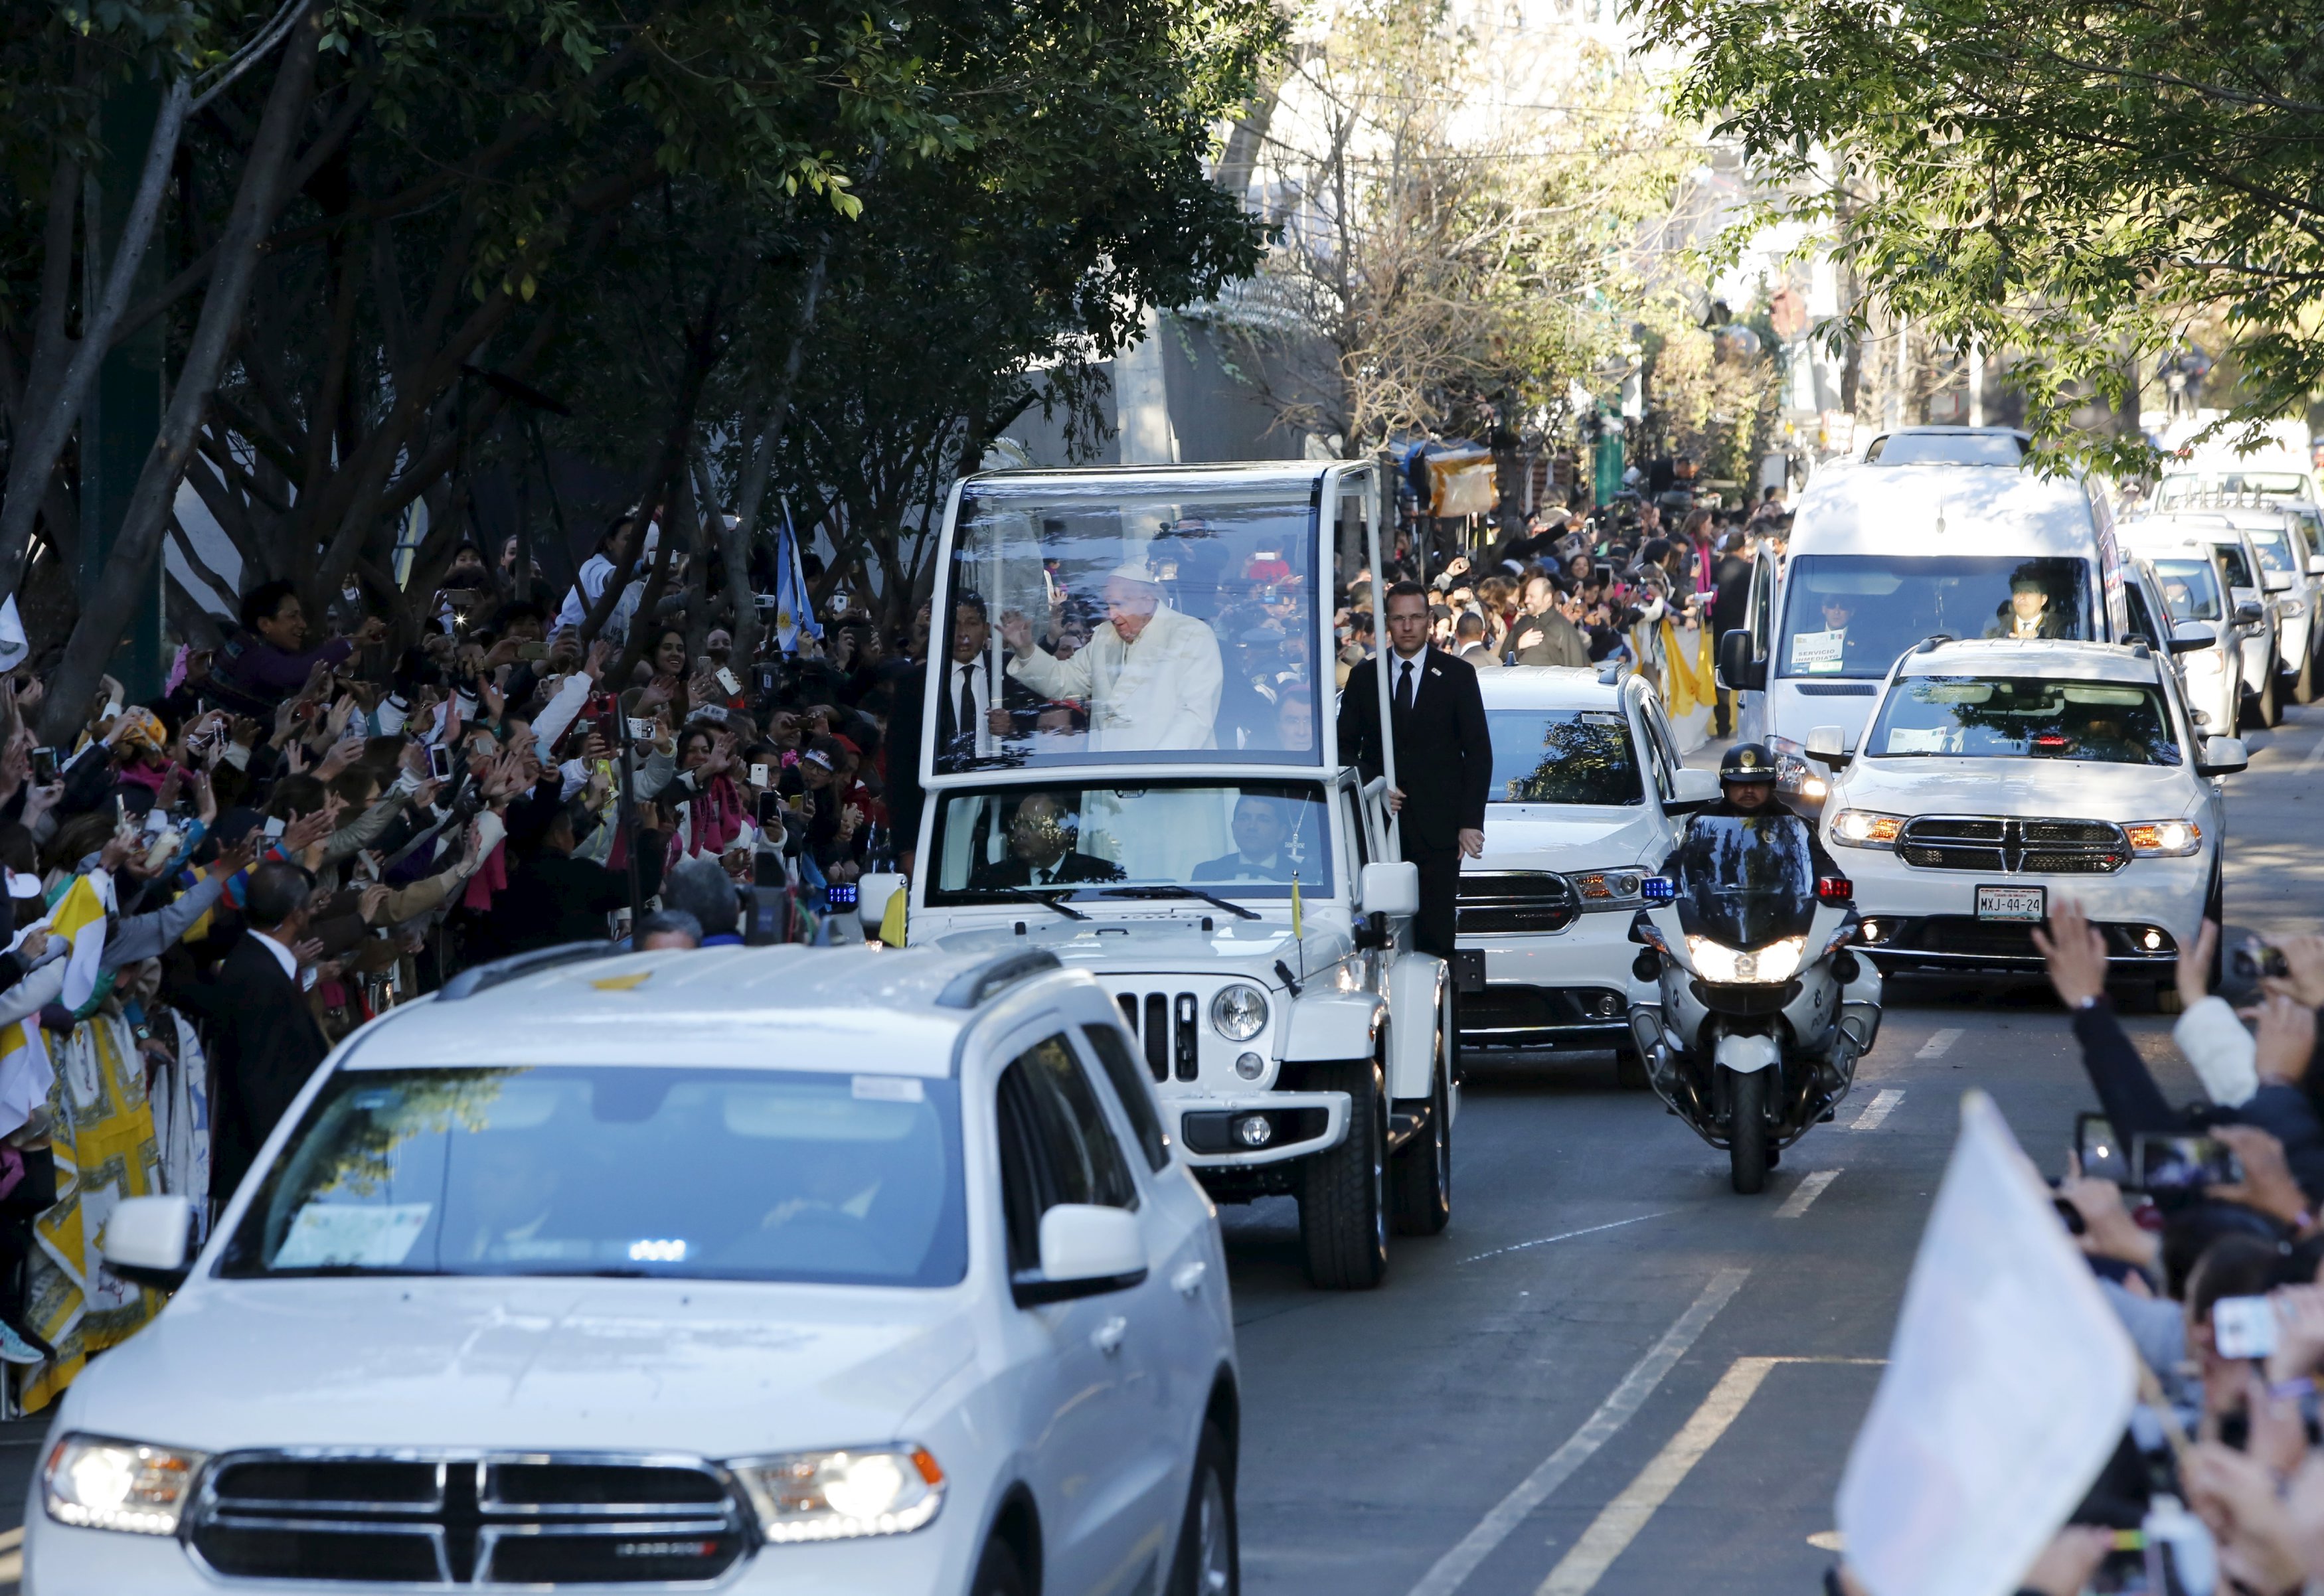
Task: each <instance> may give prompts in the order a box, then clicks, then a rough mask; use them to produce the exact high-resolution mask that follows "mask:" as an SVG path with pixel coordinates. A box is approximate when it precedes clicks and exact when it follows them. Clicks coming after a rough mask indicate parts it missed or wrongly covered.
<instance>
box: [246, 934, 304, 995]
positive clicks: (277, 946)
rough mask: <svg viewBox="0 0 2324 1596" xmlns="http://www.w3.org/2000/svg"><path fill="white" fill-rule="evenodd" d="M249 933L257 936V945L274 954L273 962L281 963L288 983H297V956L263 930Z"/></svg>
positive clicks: (294, 984)
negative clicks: (288, 980)
mask: <svg viewBox="0 0 2324 1596" xmlns="http://www.w3.org/2000/svg"><path fill="white" fill-rule="evenodd" d="M251 935H252V936H255V937H257V938H258V945H259V946H261V947H263V948H264V949H265V950H266V951H267V952H268V953H271V954H272V955H274V962H275V963H276V964H280V965H281V966H282V973H283V974H284V975H285V976H287V977H288V978H289V979H290V982H291V985H293V986H296V985H298V984H299V959H298V956H297V955H294V954H293V953H292V952H291V950H290V949H289V948H287V947H285V946H282V945H281V943H279V942H277V941H275V940H274V938H272V936H268V935H267V934H266V933H265V932H263V931H253V932H252V933H251Z"/></svg>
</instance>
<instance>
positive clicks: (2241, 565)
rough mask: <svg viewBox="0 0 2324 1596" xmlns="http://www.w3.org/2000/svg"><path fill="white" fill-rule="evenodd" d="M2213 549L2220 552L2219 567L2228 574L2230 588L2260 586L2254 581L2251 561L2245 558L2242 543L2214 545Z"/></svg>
mask: <svg viewBox="0 0 2324 1596" xmlns="http://www.w3.org/2000/svg"><path fill="white" fill-rule="evenodd" d="M2211 547H2212V548H2214V549H2218V551H2219V565H2220V567H2222V568H2223V569H2225V570H2226V572H2227V586H2230V587H2255V586H2258V584H2257V583H2255V582H2254V581H2253V580H2252V568H2251V561H2249V560H2247V559H2246V558H2244V546H2243V545H2242V544H2241V543H2214V544H2212V545H2211Z"/></svg>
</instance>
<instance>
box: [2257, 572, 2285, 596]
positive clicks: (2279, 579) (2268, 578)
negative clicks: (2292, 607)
mask: <svg viewBox="0 0 2324 1596" xmlns="http://www.w3.org/2000/svg"><path fill="white" fill-rule="evenodd" d="M2260 580H2261V581H2263V582H2264V583H2266V584H2267V590H2268V591H2269V592H2270V593H2289V592H2291V591H2292V573H2291V572H2290V571H2267V572H2264V573H2263V574H2262V575H2261V577H2260Z"/></svg>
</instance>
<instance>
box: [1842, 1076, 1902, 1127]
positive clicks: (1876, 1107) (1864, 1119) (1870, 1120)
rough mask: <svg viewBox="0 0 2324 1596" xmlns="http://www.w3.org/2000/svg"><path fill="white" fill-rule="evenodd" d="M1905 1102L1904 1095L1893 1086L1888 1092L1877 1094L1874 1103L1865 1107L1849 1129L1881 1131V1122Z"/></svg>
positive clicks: (1868, 1103) (1869, 1103) (1874, 1096)
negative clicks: (1899, 1104) (1898, 1105)
mask: <svg viewBox="0 0 2324 1596" xmlns="http://www.w3.org/2000/svg"><path fill="white" fill-rule="evenodd" d="M1900 1102H1904V1093H1903V1092H1901V1091H1899V1090H1897V1089H1896V1088H1895V1087H1893V1086H1892V1087H1890V1088H1889V1089H1888V1090H1887V1091H1886V1092H1880V1093H1875V1094H1874V1095H1873V1099H1872V1101H1871V1102H1867V1103H1866V1104H1865V1105H1864V1112H1862V1113H1860V1114H1858V1115H1857V1116H1856V1120H1855V1122H1854V1123H1852V1124H1851V1125H1849V1130H1879V1129H1880V1121H1883V1120H1885V1119H1886V1118H1887V1117H1888V1116H1889V1114H1890V1113H1892V1112H1895V1107H1896V1105H1897V1104H1898V1103H1900Z"/></svg>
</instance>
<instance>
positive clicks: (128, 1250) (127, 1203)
mask: <svg viewBox="0 0 2324 1596" xmlns="http://www.w3.org/2000/svg"><path fill="white" fill-rule="evenodd" d="M2239 768H2240V767H2239ZM97 1250H98V1251H99V1253H100V1254H101V1256H102V1257H103V1258H104V1260H105V1267H106V1271H107V1272H108V1273H111V1274H114V1275H116V1276H118V1277H119V1278H122V1279H124V1280H126V1281H128V1282H129V1283H130V1284H131V1285H133V1286H151V1287H153V1289H154V1290H156V1291H175V1290H176V1289H177V1288H178V1287H180V1286H183V1285H184V1284H185V1283H186V1277H187V1276H188V1275H189V1274H190V1273H192V1272H193V1255H194V1204H193V1199H192V1198H190V1197H124V1198H123V1199H122V1200H121V1201H120V1202H118V1203H116V1204H114V1207H113V1213H111V1214H110V1215H109V1216H108V1217H107V1218H106V1222H105V1234H104V1236H103V1237H101V1238H100V1239H99V1241H98V1244H97Z"/></svg>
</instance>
